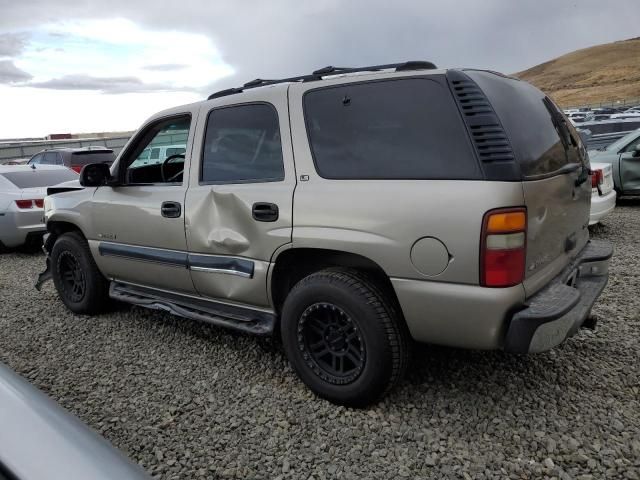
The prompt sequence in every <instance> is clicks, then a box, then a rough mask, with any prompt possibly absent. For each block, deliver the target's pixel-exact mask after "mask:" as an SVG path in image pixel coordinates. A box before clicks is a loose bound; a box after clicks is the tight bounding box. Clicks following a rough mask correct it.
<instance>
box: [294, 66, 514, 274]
mask: <svg viewBox="0 0 640 480" xmlns="http://www.w3.org/2000/svg"><path fill="white" fill-rule="evenodd" d="M374 78H375V77H374ZM304 92H305V87H304V86H300V85H292V86H291V87H290V89H289V95H290V96H289V101H290V115H291V130H292V137H293V148H294V156H295V160H296V173H297V175H298V178H299V180H300V181H298V184H297V186H296V190H295V197H294V208H293V223H294V227H293V247H294V248H298V247H303V248H304V247H307V248H324V249H333V250H340V251H345V252H351V253H356V254H359V255H362V256H365V257H367V258H369V259H371V260H373V261H374V262H376V263H377V264H378V265H379V266H380V267H381V268H382V269H383V270H384V271H385V272H386V273H387V275H389V276H390V277H396V278H413V279H421V280H430V281H437V282H453V283H462V284H475V285H477V284H478V283H479V253H480V233H481V228H482V219H483V216H484V214H485V213H486V212H487V211H488V210H491V209H493V208H499V207H511V206H521V205H523V204H524V198H523V192H522V184H521V183H520V182H487V181H472V180H467V181H460V180H327V179H324V178H322V177H320V176H319V175H318V174H317V172H316V168H315V166H314V162H313V158H312V154H311V150H310V147H309V143H308V140H307V133H306V129H305V121H304V114H303V108H302V96H303V94H304ZM464 140H465V141H466V139H464ZM301 179H302V180H301ZM425 237H434V238H436V239H438V240H439V241H440V242H442V243H443V244H444V245H445V246H446V249H447V252H448V259H446V258H445V261H446V263H447V265H446V268H445V269H444V271H442V272H441V273H439V274H434V275H425V274H423V273H421V272H419V271H418V270H417V269H416V267H415V266H414V265H413V263H412V260H411V249H412V246H413V245H414V244H415V243H416V242H417V241H418V240H420V239H423V238H425ZM427 257H429V255H427ZM424 260H425V261H426V262H427V263H428V262H434V263H439V262H441V261H442V258H440V257H439V256H437V257H436V256H434V257H433V258H425V259H424Z"/></svg>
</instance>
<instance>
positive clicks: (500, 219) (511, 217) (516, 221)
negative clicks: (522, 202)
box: [487, 211, 527, 233]
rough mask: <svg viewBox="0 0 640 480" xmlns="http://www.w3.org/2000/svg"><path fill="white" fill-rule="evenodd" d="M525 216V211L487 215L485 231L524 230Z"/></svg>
mask: <svg viewBox="0 0 640 480" xmlns="http://www.w3.org/2000/svg"><path fill="white" fill-rule="evenodd" d="M526 225H527V217H526V214H525V212H522V211H520V212H504V213H493V214H491V215H489V218H488V221H487V233H505V232H518V231H523V230H525V228H526Z"/></svg>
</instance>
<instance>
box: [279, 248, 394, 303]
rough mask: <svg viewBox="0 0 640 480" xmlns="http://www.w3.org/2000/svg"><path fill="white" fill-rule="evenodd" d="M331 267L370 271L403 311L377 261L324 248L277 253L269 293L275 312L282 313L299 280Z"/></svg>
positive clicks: (295, 249)
mask: <svg viewBox="0 0 640 480" xmlns="http://www.w3.org/2000/svg"><path fill="white" fill-rule="evenodd" d="M331 267H344V268H350V269H354V270H357V271H360V272H363V273H365V274H367V276H368V277H370V278H371V279H372V280H374V281H375V282H376V284H377V285H378V287H379V288H380V289H381V290H382V291H383V293H384V294H385V295H387V296H388V298H389V299H390V300H391V301H393V302H394V304H395V306H396V308H397V310H398V312H399V313H400V314H401V313H402V309H401V308H400V303H399V301H398V297H397V295H396V292H395V289H394V288H393V284H392V283H391V280H390V278H389V276H388V275H387V273H386V272H385V271H384V269H383V268H382V267H381V266H380V265H379V264H378V263H376V262H375V261H373V260H371V259H370V258H368V257H365V256H363V255H359V254H357V253H352V252H346V251H342V250H330V249H323V248H288V249H286V250H283V251H282V252H280V253H279V254H278V256H277V257H276V258H275V260H274V266H273V270H272V273H271V275H270V278H269V292H270V297H271V301H272V302H273V307H274V309H275V311H276V312H277V313H280V312H281V310H282V305H283V303H284V301H285V299H286V297H287V295H288V293H289V292H290V291H291V289H292V288H293V286H294V285H295V284H296V283H298V282H299V281H300V280H302V279H303V278H304V277H306V276H308V275H310V274H312V273H314V272H317V271H319V270H322V269H325V268H331Z"/></svg>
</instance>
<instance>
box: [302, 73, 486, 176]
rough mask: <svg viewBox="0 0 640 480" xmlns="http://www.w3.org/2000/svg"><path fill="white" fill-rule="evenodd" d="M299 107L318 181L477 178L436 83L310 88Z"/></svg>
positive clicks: (460, 129)
mask: <svg viewBox="0 0 640 480" xmlns="http://www.w3.org/2000/svg"><path fill="white" fill-rule="evenodd" d="M304 112H305V120H306V124H307V131H308V135H309V141H310V146H311V151H312V153H313V157H314V161H315V164H316V169H317V171H318V174H319V175H320V176H322V177H324V178H331V179H461V180H465V179H468V180H475V179H479V178H481V172H480V168H479V166H478V163H477V161H476V158H475V155H474V153H473V150H472V149H471V145H470V142H469V139H468V136H467V133H466V130H465V127H464V125H463V123H462V120H461V119H460V116H459V114H458V110H457V107H456V105H455V103H454V101H453V99H452V97H451V93H450V91H449V89H448V87H446V86H444V85H442V84H440V83H438V82H437V81H436V80H431V79H425V78H411V79H398V80H384V81H374V82H366V83H350V84H346V85H340V86H337V87H328V88H322V89H318V90H311V91H309V92H307V93H306V94H305V96H304Z"/></svg>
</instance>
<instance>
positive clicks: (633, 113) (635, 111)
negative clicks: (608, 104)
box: [611, 107, 640, 119]
mask: <svg viewBox="0 0 640 480" xmlns="http://www.w3.org/2000/svg"><path fill="white" fill-rule="evenodd" d="M638 117H640V107H631V108H629V109H627V110H625V111H624V112H620V113H614V114H613V115H611V118H612V119H620V118H638Z"/></svg>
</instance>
